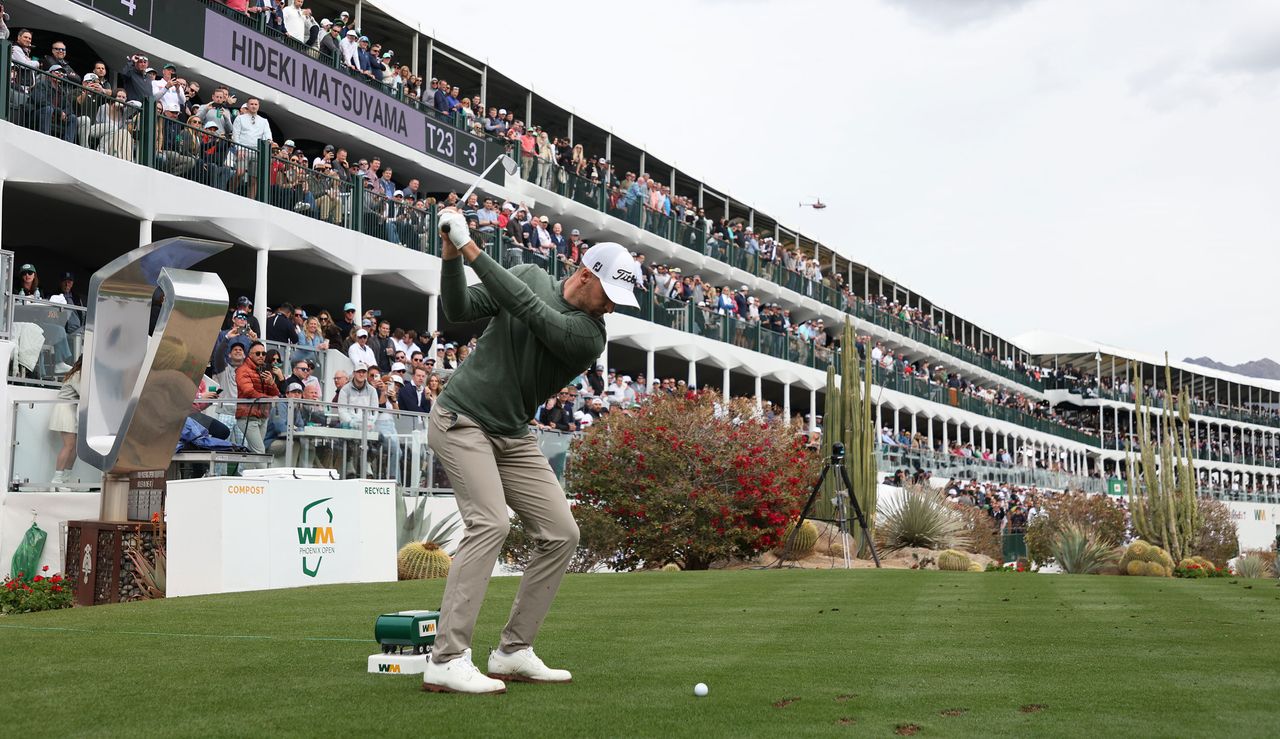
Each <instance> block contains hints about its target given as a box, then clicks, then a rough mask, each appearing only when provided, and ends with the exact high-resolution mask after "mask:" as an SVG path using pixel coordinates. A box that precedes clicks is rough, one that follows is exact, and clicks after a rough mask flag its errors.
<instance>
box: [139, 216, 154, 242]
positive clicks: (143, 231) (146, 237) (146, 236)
mask: <svg viewBox="0 0 1280 739" xmlns="http://www.w3.org/2000/svg"><path fill="white" fill-rule="evenodd" d="M150 243H151V219H150V218H143V219H142V220H141V221H138V246H146V245H147V244H150Z"/></svg>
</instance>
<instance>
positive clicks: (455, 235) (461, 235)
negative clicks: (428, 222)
mask: <svg viewBox="0 0 1280 739" xmlns="http://www.w3.org/2000/svg"><path fill="white" fill-rule="evenodd" d="M440 230H441V231H445V232H447V233H446V234H445V235H446V236H448V237H449V241H450V242H452V243H453V245H454V246H456V247H457V248H459V249H461V248H462V247H464V246H466V244H467V242H468V241H470V240H471V230H470V229H469V228H467V219H466V218H464V217H463V215H462V214H461V213H445V214H444V215H442V216H440Z"/></svg>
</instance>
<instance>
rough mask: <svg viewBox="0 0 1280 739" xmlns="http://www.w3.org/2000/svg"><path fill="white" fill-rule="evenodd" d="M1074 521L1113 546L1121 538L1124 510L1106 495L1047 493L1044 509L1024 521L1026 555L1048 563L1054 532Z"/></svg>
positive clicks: (1123, 529)
mask: <svg viewBox="0 0 1280 739" xmlns="http://www.w3.org/2000/svg"><path fill="white" fill-rule="evenodd" d="M1071 524H1075V525H1077V526H1079V527H1080V528H1082V529H1084V530H1085V531H1089V532H1092V533H1093V535H1094V538H1095V539H1096V540H1097V541H1098V542H1099V543H1102V544H1106V545H1108V546H1111V547H1114V546H1117V545H1119V544H1120V543H1121V542H1123V541H1124V534H1125V526H1126V522H1125V510H1124V508H1122V507H1121V505H1120V503H1119V502H1118V501H1116V500H1114V499H1112V498H1111V497H1110V496H1106V495H1090V494H1088V493H1081V492H1074V493H1073V492H1064V493H1061V494H1058V495H1051V496H1047V497H1046V499H1045V503H1044V510H1043V511H1042V512H1041V513H1040V514H1038V515H1037V516H1036V517H1035V518H1034V519H1032V520H1031V521H1030V522H1028V524H1027V535H1026V542H1027V557H1028V558H1029V559H1030V560H1031V561H1032V562H1037V563H1043V562H1048V561H1049V559H1050V557H1052V556H1053V555H1052V554H1051V553H1050V552H1051V550H1052V548H1053V545H1054V542H1055V541H1056V540H1057V536H1058V534H1059V533H1060V532H1061V531H1062V530H1063V529H1065V528H1066V527H1067V526H1068V525H1071Z"/></svg>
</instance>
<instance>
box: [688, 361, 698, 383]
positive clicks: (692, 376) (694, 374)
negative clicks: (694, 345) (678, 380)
mask: <svg viewBox="0 0 1280 739" xmlns="http://www.w3.org/2000/svg"><path fill="white" fill-rule="evenodd" d="M688 383H689V389H690V390H694V389H697V387H698V363H697V362H696V361H694V360H692V359H690V360H689V380H688Z"/></svg>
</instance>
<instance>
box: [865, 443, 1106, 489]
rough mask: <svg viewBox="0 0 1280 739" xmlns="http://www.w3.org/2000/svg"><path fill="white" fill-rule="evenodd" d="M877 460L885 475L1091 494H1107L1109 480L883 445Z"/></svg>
mask: <svg viewBox="0 0 1280 739" xmlns="http://www.w3.org/2000/svg"><path fill="white" fill-rule="evenodd" d="M877 459H878V465H879V469H880V471H881V473H889V474H892V473H893V472H894V471H896V470H899V469H905V470H907V471H908V472H911V471H914V470H916V469H917V468H918V469H921V470H923V471H925V472H928V473H930V474H932V475H933V476H935V477H946V478H950V479H958V480H980V481H983V482H994V483H1005V484H1009V485H1021V486H1025V487H1031V486H1035V487H1039V488H1051V489H1061V490H1084V491H1086V492H1091V493H1102V492H1106V481H1105V480H1102V479H1099V478H1095V477H1085V476H1082V475H1075V474H1071V473H1068V472H1054V471H1052V470H1046V469H1040V468H1038V467H1031V466H1026V465H1018V464H1005V463H1001V462H999V461H996V460H984V459H981V458H980V457H960V456H957V455H954V454H942V453H938V452H934V451H931V450H928V449H911V448H908V447H900V446H888V445H881V446H880V448H879V450H878V451H877Z"/></svg>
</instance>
